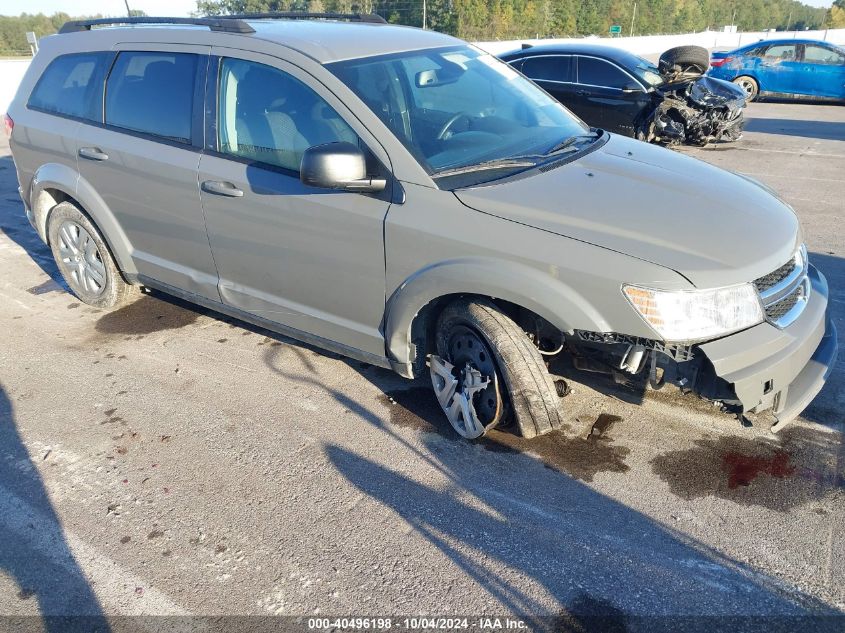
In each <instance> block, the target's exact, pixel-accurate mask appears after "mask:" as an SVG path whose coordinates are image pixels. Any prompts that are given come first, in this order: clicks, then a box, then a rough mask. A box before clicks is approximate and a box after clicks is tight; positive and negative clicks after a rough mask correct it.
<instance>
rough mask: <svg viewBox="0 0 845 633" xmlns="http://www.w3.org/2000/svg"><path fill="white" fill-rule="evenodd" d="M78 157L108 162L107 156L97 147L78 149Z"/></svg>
mask: <svg viewBox="0 0 845 633" xmlns="http://www.w3.org/2000/svg"><path fill="white" fill-rule="evenodd" d="M79 155H80V156H81V157H82V158H87V159H88V160H99V161H103V160H108V159H109V155H108V154H106V153H105V152H104V151H102V150H101V149H100V148H99V147H80V148H79Z"/></svg>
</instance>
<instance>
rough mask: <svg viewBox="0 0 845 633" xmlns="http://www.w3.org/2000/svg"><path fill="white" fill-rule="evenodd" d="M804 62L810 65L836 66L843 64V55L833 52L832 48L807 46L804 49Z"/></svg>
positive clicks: (844, 61)
mask: <svg viewBox="0 0 845 633" xmlns="http://www.w3.org/2000/svg"><path fill="white" fill-rule="evenodd" d="M804 61H807V62H810V63H811V64H830V65H837V66H838V65H840V64H845V55H843V54H842V53H839V52H837V51H835V50H833V49H832V48H826V47H824V46H815V45H814V44H807V45H806V46H805V47H804Z"/></svg>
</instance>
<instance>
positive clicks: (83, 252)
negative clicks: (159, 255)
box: [47, 201, 135, 310]
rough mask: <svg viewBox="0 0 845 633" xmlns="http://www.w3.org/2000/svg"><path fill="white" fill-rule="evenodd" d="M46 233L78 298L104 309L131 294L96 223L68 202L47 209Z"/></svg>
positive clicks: (124, 300)
mask: <svg viewBox="0 0 845 633" xmlns="http://www.w3.org/2000/svg"><path fill="white" fill-rule="evenodd" d="M47 237H48V240H49V244H50V250H51V251H52V252H53V259H55V260H56V266H58V268H59V272H60V273H61V274H62V277H64V280H65V282H67V285H68V286H70V289H71V291H72V292H73V294H75V295H76V296H77V297H78V298H79V299H80V300H81V301H83V302H85V303H87V304H88V305H90V306H94V307H95V308H100V309H104V310H108V309H112V308H117V307H119V306H121V305H123V304H124V303H126V302H127V301H128V300H129V299H130V298H131V297H132V296H133V295H134V294H135V287H134V286H130V285H129V284H127V283H126V281H124V279H123V277H122V276H121V274H120V271H119V270H118V268H117V265H116V264H115V262H114V258H113V257H112V255H111V251H109V248H108V246H107V245H106V243H105V241H104V240H103V237H102V236H101V235H100V232H99V231H98V230H97V227H95V226H94V223H93V222H91V220H89V219H88V217H87V216H86V215H85V214H84V213H82V211H81V210H80V209H79V208H78V207H77V206H76V205H75V204H73V203H72V202H67V201H65V202H61V203H59V204H58V205H56V206H55V207H54V208H53V210H52V211H51V212H50V216H49V218H48V220H47Z"/></svg>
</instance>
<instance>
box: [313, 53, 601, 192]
mask: <svg viewBox="0 0 845 633" xmlns="http://www.w3.org/2000/svg"><path fill="white" fill-rule="evenodd" d="M328 68H329V69H330V70H331V71H332V72H333V73H334V74H335V75H337V77H339V78H340V79H341V80H342V81H343V82H344V83H345V84H346V85H348V86H349V87H350V88H351V89H352V90H353V91H354V92H355V93H356V94H357V95H358V96H359V97H360V98H361V99H362V100H363V101H364V103H366V104H367V106H368V107H369V108H370V109H371V110H372V111H373V112H374V113H375V114H376V115H378V117H379V118H380V119H381V120H382V121H383V122H384V123H385V125H387V127H389V128H390V129H391V131H392V132H393V133H394V134H395V135H396V137H397V138H398V139H399V140H400V141H401V142H402V143H403V144H404V145H405V147H407V148H408V150H409V151H410V152H411V153H412V154H413V155H414V156H415V157H416V158H417V160H418V161H419V162H420V164H422V165H423V167H425V169H426V170H427V171H428V172H429V173H430V174H432V175H434V176H435V177H436V176H437V175H438V173H443V174H444V175H445V173H446V172H451V173H454V171H455V170H456V169H458V170H459V169H461V168H464V167H468V166H471V165H478V166H479V168H480V169H512V170H513V169H520V168H521V169H525V168H526V160H525V159H526V158H528V157H530V156H534V157H536V156H538V155H542V154H544V153H546V152H548V151H549V150H553V149H554V148H557V147H558V146H559V145H560V144H561V142H562V141H565V140H566V139H569V138H572V137H579V138H580V137H583V136H584V135H586V134H587V133H588V129H587V128H586V127H585V126H584V124H583V123H581V121H579V120H578V119H577V118H575V117H574V116H573V115H572V114H570V112H569V111H568V110H567V109H566V108H564V107H563V106H562V105H560V104H559V103H558V102H557V101H555V100H554V99H552V98H551V97H550V96H548V95H547V94H546V93H545V92H543V91H542V90H541V89H540V88H538V87H537V86H535V85H534V84H533V83H531V82H530V81H528V80H527V79H525V78H524V77H523V76H522V75H520V74H519V73H517V72H516V71H514V70H513V69H512V68H511V67H510V66H508V65H507V64H505V63H504V62H500V61H499V60H498V59H496V58H495V57H493V56H491V55H487V54H485V53H482V52H481V51H478V50H476V49H474V48H471V47H468V46H460V47H450V48H442V49H433V50H426V51H413V52H408V53H400V54H397V55H385V56H382V57H369V58H365V59H354V60H350V61H344V62H336V63H333V64H330V65H328ZM591 138H592V137H591ZM515 158H519V159H522V160H510V161H508V162H503V159H515ZM496 161H499V163H497V162H496ZM482 164H483V165H482ZM532 164H533V163H531V162H528V163H527V166H528V167H530V166H531V165H532Z"/></svg>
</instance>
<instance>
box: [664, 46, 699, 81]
mask: <svg viewBox="0 0 845 633" xmlns="http://www.w3.org/2000/svg"><path fill="white" fill-rule="evenodd" d="M657 67H658V69H659V70H660V73H661V74H663V75H672V74H675V73H691V72H695V73H698V74H702V75H703V74H704V73H706V72H707V69H708V68H709V67H710V53H709V51H708V50H707V49H706V48H702V47H701V46H676V47H675V48H670V49H669V50H668V51H666V52H664V53H663V54H662V55H661V56H660V60H659V61H658V63H657Z"/></svg>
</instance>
